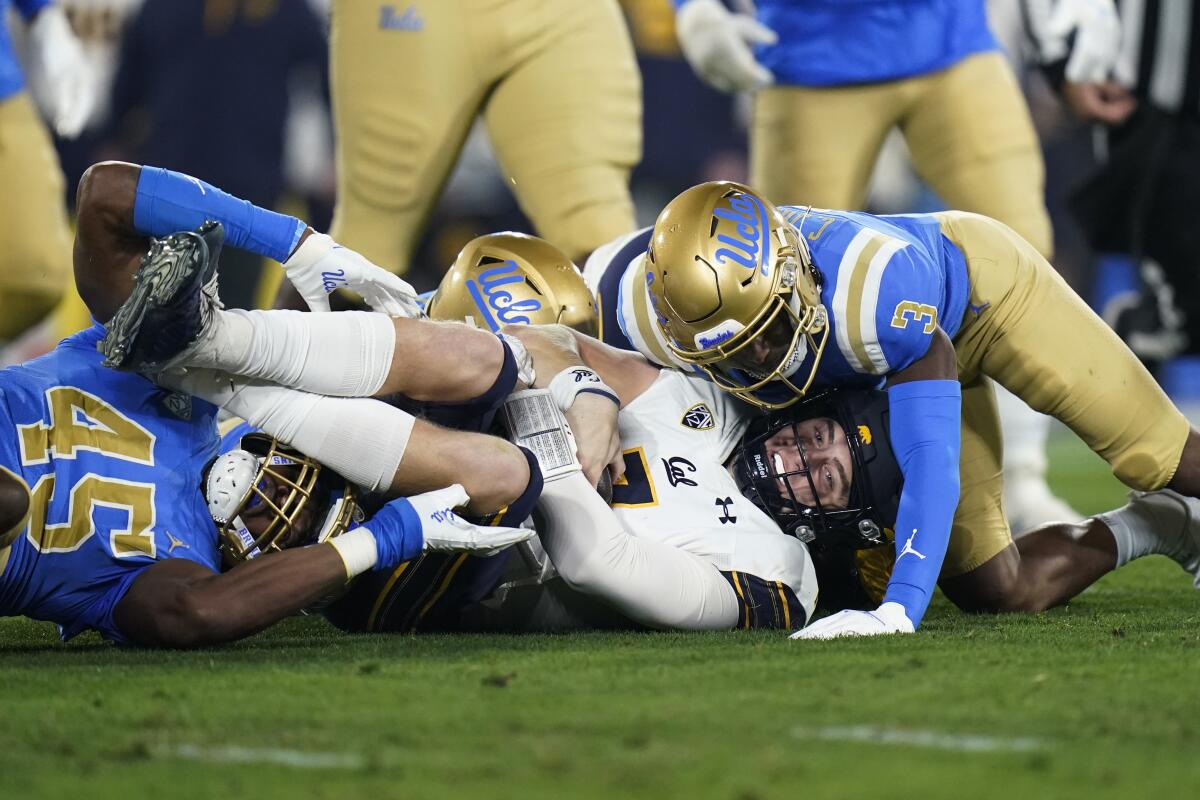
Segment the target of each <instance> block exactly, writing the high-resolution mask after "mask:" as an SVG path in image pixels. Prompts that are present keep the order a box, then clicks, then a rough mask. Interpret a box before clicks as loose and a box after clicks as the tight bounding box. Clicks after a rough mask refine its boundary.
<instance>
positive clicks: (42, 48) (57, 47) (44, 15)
mask: <svg viewBox="0 0 1200 800" xmlns="http://www.w3.org/2000/svg"><path fill="white" fill-rule="evenodd" d="M29 39H30V41H31V42H32V44H33V53H34V56H33V57H34V68H35V69H36V70H37V71H38V74H39V77H40V78H41V79H42V81H43V82H44V83H45V86H46V98H45V99H46V100H47V104H48V105H49V109H48V111H49V113H50V120H51V123H52V124H53V125H54V130H55V131H56V132H57V133H58V135H59V136H62V137H65V138H67V139H74V138H75V137H76V136H78V135H79V133H80V132H81V131H82V130H83V126H84V124H86V123H87V121H88V118H89V117H90V116H91V115H92V109H94V108H95V107H96V91H95V84H94V83H93V82H92V80H91V75H90V68H89V66H88V61H87V58H86V57H84V54H83V46H82V45H81V44H80V43H79V39H77V38H75V33H74V32H73V31H72V30H71V23H70V22H68V21H67V15H66V14H64V13H63V10H62V9H61V8H59V7H58V6H57V5H51V6H46V7H45V8H43V9H42V10H41V11H39V12H38V14H37V16H36V17H34V18H33V23H32V24H31V25H30V26H29Z"/></svg>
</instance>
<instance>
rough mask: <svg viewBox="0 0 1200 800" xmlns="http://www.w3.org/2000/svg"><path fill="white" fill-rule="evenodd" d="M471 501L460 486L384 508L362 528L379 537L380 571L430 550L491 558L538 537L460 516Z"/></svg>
mask: <svg viewBox="0 0 1200 800" xmlns="http://www.w3.org/2000/svg"><path fill="white" fill-rule="evenodd" d="M470 499H471V498H470V497H469V496H468V495H467V492H466V490H465V489H463V487H462V486H461V485H459V484H457V483H456V484H454V485H452V486H447V487H446V488H445V489H438V490H437V491H433V492H425V493H424V494H419V495H416V496H414V497H410V498H403V497H401V498H398V499H396V500H392V501H391V502H390V503H388V504H387V505H385V506H384V507H383V508H381V509H379V511H378V512H376V513H375V515H374V516H373V517H371V519H370V520H368V521H367V522H366V523H365V524H364V525H363V526H362V527H364V528H366V529H367V530H368V531H370V532H371V534H372V535H373V536H374V537H375V548H376V552H377V554H378V558H377V560H376V562H375V569H377V570H380V569H391V568H393V567H396V566H397V565H399V564H401V563H403V562H405V561H410V560H412V559H414V558H416V557H417V556H419V555H420V554H421V553H424V552H428V551H430V550H437V551H448V550H469V551H471V552H473V553H475V554H476V555H480V556H491V555H495V554H496V553H498V552H500V551H501V550H503V549H504V548H506V547H508V546H509V545H513V544H516V543H517V542H523V541H525V540H526V539H528V538H530V537H531V536H533V535H534V531H533V530H532V529H526V528H502V527H495V528H492V527H485V526H482V525H474V524H472V523H470V522H468V521H467V520H465V519H463V518H462V517H460V516H459V515H458V514H456V513H454V509H455V508H457V507H458V506H463V505H466V504H467V502H468V501H469V500H470ZM414 528H415V530H414Z"/></svg>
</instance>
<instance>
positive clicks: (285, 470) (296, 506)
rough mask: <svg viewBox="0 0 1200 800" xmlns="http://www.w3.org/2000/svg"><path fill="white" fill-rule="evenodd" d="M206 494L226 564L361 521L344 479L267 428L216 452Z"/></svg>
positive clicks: (314, 539)
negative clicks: (227, 448) (271, 433)
mask: <svg viewBox="0 0 1200 800" xmlns="http://www.w3.org/2000/svg"><path fill="white" fill-rule="evenodd" d="M204 496H205V500H206V501H207V503H208V510H209V513H210V514H211V515H212V518H213V521H214V522H216V523H217V533H218V537H219V544H220V549H221V555H222V559H223V560H224V562H225V564H226V566H232V565H234V564H237V563H238V562H241V561H246V560H248V559H251V558H256V557H258V556H260V555H262V554H264V553H268V552H272V551H277V550H286V549H288V548H290V547H300V546H303V545H308V544H318V543H320V542H324V541H327V540H329V539H332V538H333V537H335V536H340V535H341V534H343V533H345V532H346V531H347V530H348V529H349V527H350V524H351V523H352V522H359V521H361V520H362V511H361V510H360V509H359V505H358V501H357V499H356V496H355V492H354V488H353V487H352V486H351V485H350V483H349V482H348V481H346V480H345V479H344V478H342V477H341V476H340V475H338V474H337V473H335V472H334V471H333V470H330V469H327V468H325V467H323V466H322V465H321V464H319V463H318V462H316V461H314V460H313V459H311V458H309V457H308V456H306V455H304V454H303V453H301V452H300V451H298V450H295V449H293V448H291V447H288V446H287V445H285V444H284V443H282V442H280V441H279V440H278V439H275V438H273V437H271V436H268V435H266V434H264V433H257V432H256V433H249V434H246V435H245V436H243V437H242V438H241V441H240V442H239V443H238V447H237V448H235V449H233V450H229V451H227V452H224V453H222V454H221V455H219V456H217V458H216V460H215V461H214V462H213V464H212V466H211V467H210V468H209V470H208V475H207V476H206V477H205V481H204Z"/></svg>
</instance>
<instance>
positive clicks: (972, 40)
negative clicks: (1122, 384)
mask: <svg viewBox="0 0 1200 800" xmlns="http://www.w3.org/2000/svg"><path fill="white" fill-rule="evenodd" d="M672 1H673V2H674V4H675V5H676V6H677V8H678V12H677V31H678V35H679V41H680V44H681V46H682V47H683V51H684V55H685V56H686V57H687V59H688V61H689V62H690V63H691V65H692V67H693V68H694V69H695V71H696V73H697V74H698V75H699V76H700V77H701V78H703V79H704V80H705V81H707V82H708V83H709V84H711V85H712V86H714V87H716V88H718V89H722V90H724V91H745V92H755V98H754V110H753V122H752V125H751V133H750V183H751V185H752V186H754V187H755V189H756V190H757V191H760V192H762V193H763V194H765V195H766V196H767V197H768V198H770V199H771V201H772V202H775V203H797V204H805V205H807V204H811V205H815V206H818V207H824V208H839V209H857V208H862V207H863V205H864V203H865V201H866V192H867V182H868V180H869V178H870V176H871V173H872V169H873V167H874V165H875V161H876V158H877V156H878V155H879V152H880V148H881V147H882V146H883V143H884V139H885V137H886V136H887V134H888V133H889V132H890V131H891V130H892V129H893V128H898V129H899V130H900V131H901V132H902V133H903V135H904V140H905V143H906V144H907V146H908V150H909V152H910V154H911V157H912V161H913V164H914V167H915V168H916V171H917V173H918V174H919V175H920V177H921V178H922V179H923V180H924V181H925V182H926V183H927V184H929V186H930V187H931V188H932V189H933V190H934V191H935V192H937V194H938V196H939V197H940V198H941V200H942V201H943V202H944V203H945V204H946V205H948V206H949V207H951V208H959V209H963V210H967V211H974V212H977V213H981V214H985V215H987V216H990V217H993V218H995V219H998V220H1000V221H1002V222H1004V223H1006V224H1007V225H1009V226H1010V227H1012V228H1013V229H1014V230H1016V231H1017V232H1018V233H1019V234H1020V235H1021V236H1022V237H1023V238H1025V239H1026V240H1027V241H1029V242H1030V243H1031V244H1033V245H1034V246H1035V247H1036V248H1037V249H1038V250H1039V251H1040V252H1041V253H1042V254H1044V255H1046V256H1047V257H1049V256H1050V255H1051V254H1052V251H1053V242H1052V238H1053V234H1052V229H1051V225H1050V219H1049V216H1048V214H1047V212H1046V206H1045V202H1044V199H1043V183H1044V167H1043V164H1042V158H1041V151H1040V149H1039V146H1038V141H1037V135H1036V133H1035V131H1034V128H1033V124H1032V122H1031V120H1030V117H1029V111H1028V109H1027V107H1026V105H1025V102H1024V99H1023V97H1022V95H1021V92H1020V88H1019V86H1018V84H1017V82H1016V80H1015V78H1014V75H1013V72H1012V69H1011V68H1010V67H1009V65H1008V63H1007V62H1006V61H1005V59H1004V56H1003V54H1002V53H1001V52H1000V50H999V45H998V43H997V41H996V39H995V37H994V36H993V34H992V32H991V30H990V29H989V27H988V19H987V9H986V8H985V3H984V2H983V0H968V1H967V2H962V0H905V1H904V2H899V1H898V0H868V1H867V2H858V3H852V4H838V3H828V2H820V0H759V2H758V3H757V10H755V8H754V4H753V3H749V2H738V3H737V4H736V5H737V7H738V8H739V9H740V11H738V12H733V11H731V10H730V9H729V8H727V7H726V6H725V5H723V4H722V3H721V2H719V0H672ZM1053 11H1054V18H1053V19H1052V20H1051V21H1050V22H1051V23H1052V29H1053V30H1055V31H1062V32H1063V34H1064V35H1065V33H1070V32H1074V33H1076V43H1077V47H1076V50H1075V51H1074V52H1073V53H1072V55H1071V67H1072V69H1074V70H1075V71H1076V72H1078V73H1079V75H1080V77H1081V78H1083V77H1086V78H1088V79H1100V78H1102V77H1103V76H1104V74H1105V72H1106V70H1107V67H1108V66H1109V65H1110V64H1111V59H1112V58H1114V57H1115V50H1116V47H1115V37H1116V35H1117V23H1116V17H1115V12H1113V9H1112V4H1111V2H1110V1H1109V0H1059V2H1057V3H1055V7H1054V9H1053ZM1085 45H1086V46H1085ZM1105 59H1108V61H1106V60H1105ZM998 394H999V395H1000V396H1001V397H1000V408H1001V417H1002V420H1003V428H1004V433H1005V442H1004V445H1005V507H1006V510H1007V513H1008V514H1009V516H1010V517H1011V518H1012V521H1013V523H1014V526H1015V527H1018V528H1024V527H1028V526H1030V525H1033V524H1036V523H1039V522H1044V521H1047V520H1050V519H1071V520H1075V519H1078V517H1079V515H1078V514H1077V513H1076V512H1075V511H1074V510H1073V509H1071V508H1069V507H1068V506H1067V505H1066V504H1065V503H1063V502H1062V501H1061V500H1059V499H1058V498H1056V497H1054V496H1053V495H1052V494H1051V493H1050V490H1049V488H1048V487H1047V486H1046V483H1045V470H1046V456H1045V445H1046V436H1047V434H1048V430H1049V427H1048V426H1049V419H1048V418H1046V417H1044V416H1041V415H1037V414H1034V413H1033V412H1032V411H1030V410H1028V408H1027V407H1026V406H1025V405H1024V404H1023V403H1021V402H1020V401H1018V400H1016V399H1015V398H1013V397H1012V396H1011V395H1010V394H1009V393H1007V392H1004V391H999V392H998Z"/></svg>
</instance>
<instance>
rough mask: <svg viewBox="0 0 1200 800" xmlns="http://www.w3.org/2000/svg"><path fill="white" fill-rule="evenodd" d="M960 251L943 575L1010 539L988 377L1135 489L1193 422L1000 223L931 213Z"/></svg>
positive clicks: (1168, 462) (1157, 484) (1149, 480)
mask: <svg viewBox="0 0 1200 800" xmlns="http://www.w3.org/2000/svg"><path fill="white" fill-rule="evenodd" d="M938 217H939V218H940V219H941V222H942V233H943V234H945V236H946V237H947V238H948V239H950V241H952V242H953V243H954V244H955V245H957V246H958V248H959V249H960V250H962V252H963V253H964V254H965V255H966V258H967V272H968V276H969V280H970V284H971V298H970V301H969V305H968V306H967V311H966V314H965V316H964V318H963V324H962V327H961V328H960V329H959V331H958V334H957V335H956V336H955V337H954V348H955V351H956V353H957V359H958V373H959V380H960V381H961V382H962V452H961V469H960V476H961V487H962V488H961V495H960V499H959V503H958V511H957V513H956V514H955V518H954V528H953V532H952V534H951V537H950V549H949V551H948V552H947V554H946V563H945V566H944V567H943V569H942V574H943V575H958V574H962V573H964V572H969V571H970V570H972V569H974V568H976V567H978V566H980V565H981V564H983V563H984V562H986V561H988V560H989V559H990V558H992V557H993V556H995V555H996V554H997V553H999V552H1000V551H1001V550H1003V549H1004V548H1005V547H1007V546H1008V544H1009V542H1011V541H1012V536H1011V533H1010V531H1009V528H1008V523H1007V522H1006V521H1005V518H1004V510H1003V508H1002V506H1001V501H1000V498H1001V494H1002V491H1001V488H1002V487H1001V476H1000V470H1001V461H1002V447H1001V436H1000V422H999V419H998V418H997V415H996V398H995V395H994V392H993V389H992V385H991V381H996V382H997V383H1000V384H1001V385H1002V386H1004V387H1005V388H1007V389H1008V390H1009V391H1011V392H1012V393H1013V394H1015V395H1016V396H1017V397H1020V398H1021V399H1022V400H1024V401H1025V402H1026V403H1028V404H1029V405H1030V406H1031V407H1032V408H1033V409H1034V410H1036V411H1041V412H1042V413H1045V414H1050V415H1051V416H1053V417H1055V418H1057V419H1058V420H1060V421H1062V422H1063V424H1065V425H1066V426H1067V427H1068V428H1070V429H1071V430H1072V431H1074V432H1075V434H1076V435H1078V436H1079V438H1080V439H1082V440H1083V441H1084V442H1085V443H1087V445H1088V447H1090V448H1092V450H1094V451H1095V452H1096V453H1097V454H1099V455H1100V456H1101V457H1102V458H1103V459H1104V460H1105V461H1107V462H1108V463H1109V466H1111V467H1112V471H1113V474H1114V475H1116V476H1117V478H1118V479H1120V480H1121V481H1122V482H1124V483H1125V484H1126V485H1127V486H1130V487H1132V488H1134V489H1143V490H1153V489H1161V488H1162V487H1163V486H1165V485H1166V484H1167V482H1168V481H1170V480H1171V478H1172V476H1174V474H1175V470H1176V468H1177V467H1178V466H1179V459H1180V457H1181V456H1182V454H1183V445H1184V443H1185V442H1186V441H1187V436H1188V431H1189V429H1190V426H1189V424H1188V421H1187V419H1186V418H1185V417H1184V416H1183V414H1182V413H1180V411H1179V410H1178V409H1177V408H1175V406H1174V405H1173V404H1172V403H1171V401H1170V399H1168V398H1167V396H1166V394H1164V393H1163V391H1162V389H1160V388H1159V386H1158V384H1157V383H1155V381H1154V379H1153V378H1152V377H1150V373H1148V372H1147V371H1146V369H1145V368H1144V367H1143V366H1142V365H1141V362H1139V361H1138V360H1137V358H1136V357H1134V355H1133V353H1131V352H1130V351H1129V348H1127V347H1126V346H1125V344H1124V343H1123V342H1121V340H1120V339H1119V338H1118V337H1117V335H1116V334H1115V333H1113V332H1112V330H1111V329H1110V328H1109V327H1108V325H1106V324H1105V323H1104V322H1103V321H1102V320H1101V319H1100V318H1099V317H1098V316H1096V314H1095V313H1093V312H1092V310H1091V309H1090V308H1088V306H1087V304H1085V303H1084V302H1083V300H1082V299H1080V297H1079V295H1077V294H1075V292H1074V291H1072V290H1071V288H1070V287H1069V286H1068V285H1067V284H1066V282H1065V281H1064V280H1063V279H1062V278H1061V277H1059V275H1058V273H1057V272H1055V271H1054V268H1053V267H1051V266H1050V264H1049V263H1048V262H1047V261H1046V259H1044V258H1042V256H1041V255H1040V254H1039V253H1038V252H1037V251H1036V250H1035V249H1034V248H1033V247H1032V245H1030V244H1029V243H1028V242H1026V241H1025V240H1024V239H1022V238H1021V237H1020V236H1018V235H1017V234H1016V233H1015V232H1014V231H1013V230H1011V229H1010V228H1008V227H1007V226H1005V225H1003V224H1001V223H999V222H997V221H996V220H993V219H988V218H987V217H982V216H979V215H977V214H968V213H965V212H961V211H949V212H945V213H942V214H938Z"/></svg>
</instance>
